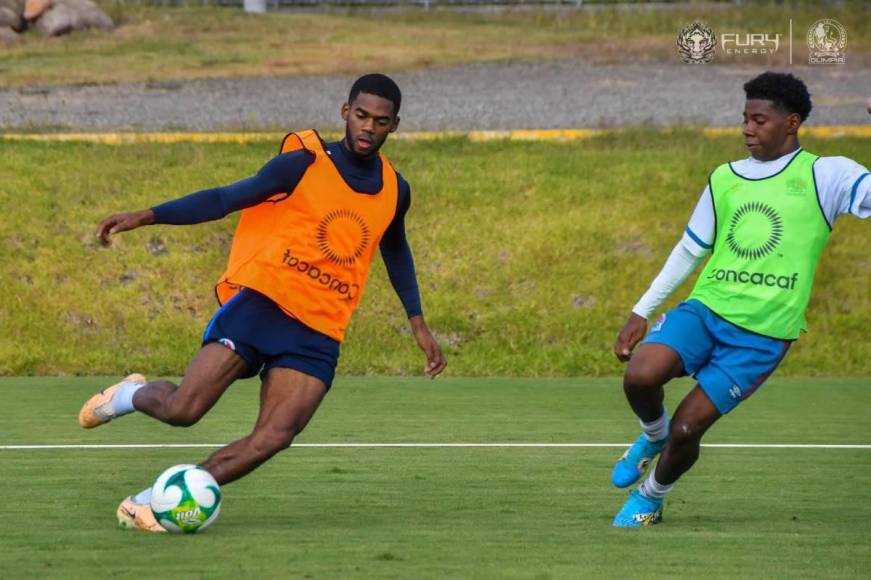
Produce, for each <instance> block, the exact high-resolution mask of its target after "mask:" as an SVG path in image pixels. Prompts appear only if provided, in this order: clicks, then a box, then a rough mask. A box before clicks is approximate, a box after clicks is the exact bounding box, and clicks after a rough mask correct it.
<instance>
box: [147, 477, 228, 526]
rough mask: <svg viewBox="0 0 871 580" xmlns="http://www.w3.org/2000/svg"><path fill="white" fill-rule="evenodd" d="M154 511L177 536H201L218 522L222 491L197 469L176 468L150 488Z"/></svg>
mask: <svg viewBox="0 0 871 580" xmlns="http://www.w3.org/2000/svg"><path fill="white" fill-rule="evenodd" d="M151 511H153V512H154V517H155V518H157V521H158V522H159V523H160V525H161V526H163V527H164V528H166V530H167V531H169V532H175V533H177V534H182V533H184V534H195V533H198V532H202V531H203V530H205V529H206V528H208V527H209V526H210V525H212V523H213V522H214V521H215V520H216V519H218V514H219V513H220V511H221V488H220V487H218V482H216V481H215V478H214V477H212V474H211V473H209V472H208V471H206V470H205V469H203V468H201V467H197V466H196V465H173V466H172V467H170V468H169V469H167V470H166V471H164V472H163V473H161V474H160V476H159V477H158V478H157V481H155V482H154V486H153V487H152V488H151Z"/></svg>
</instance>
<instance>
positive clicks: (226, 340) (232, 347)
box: [218, 338, 236, 352]
mask: <svg viewBox="0 0 871 580" xmlns="http://www.w3.org/2000/svg"><path fill="white" fill-rule="evenodd" d="M218 342H220V343H221V344H223V345H224V346H226V347H227V348H229V349H230V350H232V351H233V352H236V343H234V342H233V341H232V340H230V339H229V338H222V339H220V340H219V341H218Z"/></svg>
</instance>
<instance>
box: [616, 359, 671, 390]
mask: <svg viewBox="0 0 871 580" xmlns="http://www.w3.org/2000/svg"><path fill="white" fill-rule="evenodd" d="M661 386H662V380H661V377H660V376H659V373H657V372H656V371H655V369H653V368H652V367H651V365H647V364H643V363H641V364H631V363H630V365H629V366H628V367H627V368H626V372H625V373H624V374H623V388H624V389H625V390H626V391H627V392H637V391H646V390H650V389H656V388H659V387H661Z"/></svg>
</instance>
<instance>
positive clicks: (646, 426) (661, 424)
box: [638, 408, 669, 441]
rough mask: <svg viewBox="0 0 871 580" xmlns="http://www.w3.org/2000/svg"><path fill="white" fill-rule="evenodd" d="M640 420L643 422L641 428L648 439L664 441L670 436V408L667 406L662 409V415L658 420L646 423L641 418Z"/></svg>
mask: <svg viewBox="0 0 871 580" xmlns="http://www.w3.org/2000/svg"><path fill="white" fill-rule="evenodd" d="M638 422H639V423H640V424H641V429H642V430H644V434H645V435H647V440H648V441H662V440H663V439H665V438H666V437H668V427H669V420H668V410H666V409H665V408H663V410H662V416H661V417H660V418H659V419H657V420H656V421H653V422H651V423H645V422H644V421H642V420H641V419H639V420H638Z"/></svg>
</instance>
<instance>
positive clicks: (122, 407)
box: [112, 383, 145, 415]
mask: <svg viewBox="0 0 871 580" xmlns="http://www.w3.org/2000/svg"><path fill="white" fill-rule="evenodd" d="M144 386H145V385H143V384H141V383H124V384H123V385H121V386H120V387H118V390H117V391H115V394H114V395H112V408H113V409H114V411H115V414H116V415H126V414H127V413H132V412H133V411H135V410H136V408H135V407H134V406H133V395H134V394H135V393H136V391H138V390H139V389H141V388H142V387H144Z"/></svg>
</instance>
